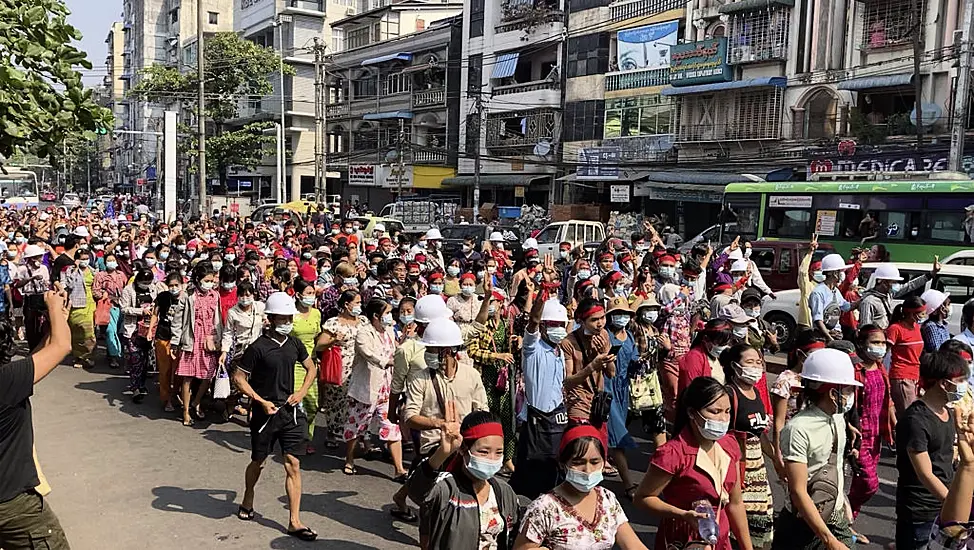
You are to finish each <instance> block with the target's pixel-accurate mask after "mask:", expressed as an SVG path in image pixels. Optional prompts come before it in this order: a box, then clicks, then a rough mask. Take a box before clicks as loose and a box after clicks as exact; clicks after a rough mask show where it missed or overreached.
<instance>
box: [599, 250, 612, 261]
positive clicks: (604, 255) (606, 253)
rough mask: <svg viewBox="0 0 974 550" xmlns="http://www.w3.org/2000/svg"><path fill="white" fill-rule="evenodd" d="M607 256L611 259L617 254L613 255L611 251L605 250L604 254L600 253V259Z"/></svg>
mask: <svg viewBox="0 0 974 550" xmlns="http://www.w3.org/2000/svg"><path fill="white" fill-rule="evenodd" d="M606 258H609V259H610V260H611V259H613V258H615V256H613V255H612V253H611V252H605V253H603V254H599V259H600V260H604V259H606Z"/></svg>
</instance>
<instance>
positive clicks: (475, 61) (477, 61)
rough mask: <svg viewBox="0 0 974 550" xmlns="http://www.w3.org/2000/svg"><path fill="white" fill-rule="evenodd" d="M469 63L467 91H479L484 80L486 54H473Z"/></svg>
mask: <svg viewBox="0 0 974 550" xmlns="http://www.w3.org/2000/svg"><path fill="white" fill-rule="evenodd" d="M467 59H469V61H470V62H469V63H468V64H467V91H468V92H475V93H479V92H480V89H481V88H482V87H483V82H484V56H483V54H479V53H478V54H477V55H471V56H470V57H469V58H467Z"/></svg>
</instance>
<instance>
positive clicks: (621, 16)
mask: <svg viewBox="0 0 974 550" xmlns="http://www.w3.org/2000/svg"><path fill="white" fill-rule="evenodd" d="M686 5H687V0H628V1H626V2H618V3H616V4H611V5H610V6H609V17H610V19H611V20H612V21H624V20H626V19H632V18H633V17H641V16H647V15H656V14H657V13H663V12H665V11H669V10H675V9H678V8H683V7H686Z"/></svg>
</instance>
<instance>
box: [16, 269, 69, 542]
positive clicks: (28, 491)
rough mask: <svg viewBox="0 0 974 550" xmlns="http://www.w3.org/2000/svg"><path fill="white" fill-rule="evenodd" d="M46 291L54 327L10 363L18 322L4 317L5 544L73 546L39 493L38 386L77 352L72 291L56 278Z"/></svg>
mask: <svg viewBox="0 0 974 550" xmlns="http://www.w3.org/2000/svg"><path fill="white" fill-rule="evenodd" d="M55 288H56V290H55V291H49V292H46V293H45V294H44V304H45V306H46V308H47V312H48V319H49V320H50V325H51V331H50V333H49V334H48V335H47V337H46V338H45V339H44V340H43V341H42V342H41V344H40V346H39V347H38V348H37V349H36V351H34V353H32V354H31V355H30V356H28V357H26V358H24V359H21V360H20V361H14V362H12V363H8V361H9V360H10V355H11V353H12V351H13V334H14V329H13V325H12V324H10V321H8V320H6V319H3V320H0V363H4V364H3V365H0V449H2V452H0V472H2V473H0V548H4V549H5V550H21V549H28V548H51V549H53V550H68V548H69V545H68V539H67V537H65V536H64V530H62V529H61V523H60V522H59V521H58V519H57V516H56V515H54V512H53V511H52V510H51V506H50V504H48V503H47V502H45V501H44V497H42V496H41V494H40V493H38V492H37V490H36V489H35V487H37V486H38V485H39V484H40V482H39V480H38V476H37V467H36V464H35V462H34V453H33V448H34V430H33V428H32V426H31V424H32V417H31V409H30V396H31V395H32V394H33V393H34V385H35V384H37V383H38V382H40V381H41V380H43V379H44V377H45V376H47V375H48V374H50V373H51V371H53V370H54V368H55V367H57V366H58V364H59V363H60V362H61V360H63V359H64V357H65V356H67V354H68V353H70V352H71V329H69V328H68V309H67V294H66V293H65V292H64V290H62V289H61V288H60V285H59V284H57V283H55Z"/></svg>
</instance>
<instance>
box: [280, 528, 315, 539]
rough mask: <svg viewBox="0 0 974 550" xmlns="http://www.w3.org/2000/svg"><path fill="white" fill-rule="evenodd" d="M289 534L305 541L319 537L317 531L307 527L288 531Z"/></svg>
mask: <svg viewBox="0 0 974 550" xmlns="http://www.w3.org/2000/svg"><path fill="white" fill-rule="evenodd" d="M287 534H288V536H289V537H294V538H298V539H301V540H303V541H305V542H311V541H313V540H315V539H317V538H318V533H315V532H314V531H312V530H311V529H308V528H307V527H302V528H300V529H297V530H294V531H288V532H287Z"/></svg>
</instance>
